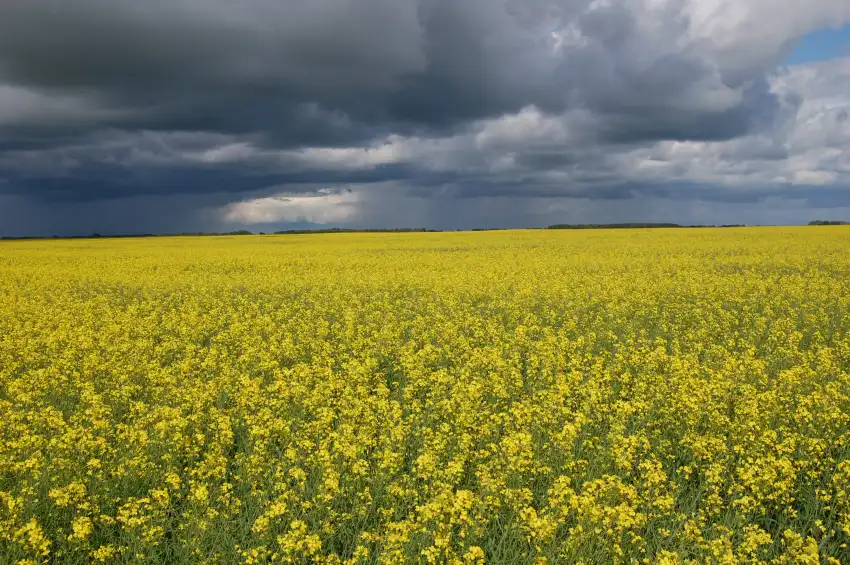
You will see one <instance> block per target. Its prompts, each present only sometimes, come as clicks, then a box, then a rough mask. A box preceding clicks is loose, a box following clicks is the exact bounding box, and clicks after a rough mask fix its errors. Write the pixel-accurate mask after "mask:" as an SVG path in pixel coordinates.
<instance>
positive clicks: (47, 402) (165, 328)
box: [0, 227, 850, 565]
mask: <svg viewBox="0 0 850 565" xmlns="http://www.w3.org/2000/svg"><path fill="white" fill-rule="evenodd" d="M848 543H850V228H844V227H805V228H750V229H738V228H729V229H679V230H610V231H609V230H593V231H552V230H529V231H504V232H474V233H416V234H328V235H283V236H243V237H203V238H190V237H184V238H149V239H116V240H107V239H101V240H95V239H90V240H61V241H50V240H45V241H7V242H2V243H0V563H4V564H5V563H27V564H34V563H62V564H65V563H70V564H74V563H80V564H83V563H92V562H104V563H163V564H165V563H168V564H172V563H246V564H253V563H303V564H308V563H311V564H312V563H324V564H339V565H341V564H355V563H362V564H366V563H386V564H396V563H433V564H436V563H470V564H482V563H488V564H537V565H540V564H544V563H548V564H555V563H564V564H567V563H569V564H571V563H584V564H586V565H590V564H592V563H667V564H673V563H810V564H818V563H832V564H835V563H850V549H848Z"/></svg>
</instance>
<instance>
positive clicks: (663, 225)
mask: <svg viewBox="0 0 850 565" xmlns="http://www.w3.org/2000/svg"><path fill="white" fill-rule="evenodd" d="M744 227H746V225H745V224H723V225H720V226H717V225H702V224H700V225H687V226H684V225H682V224H670V223H652V222H644V223H641V222H627V223H621V224H554V225H551V226H549V227H548V228H546V229H550V230H598V229H606V230H608V229H639V228H744Z"/></svg>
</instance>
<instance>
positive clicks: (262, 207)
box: [222, 189, 360, 224]
mask: <svg viewBox="0 0 850 565" xmlns="http://www.w3.org/2000/svg"><path fill="white" fill-rule="evenodd" d="M359 205H360V195H359V194H358V193H357V192H355V191H353V190H344V191H333V190H327V189H325V190H320V191H319V192H318V193H316V194H309V195H292V194H280V195H277V196H268V197H264V198H255V199H252V200H244V201H241V202H235V203H233V204H229V205H228V206H226V207H225V208H224V209H223V210H222V217H223V218H224V220H225V221H228V222H232V223H238V224H264V223H272V222H310V223H314V224H330V223H338V222H348V221H351V220H354V219H356V217H357V215H358V210H359Z"/></svg>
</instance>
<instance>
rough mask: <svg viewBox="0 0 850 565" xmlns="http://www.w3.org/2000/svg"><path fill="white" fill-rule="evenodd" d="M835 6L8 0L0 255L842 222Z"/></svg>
mask: <svg viewBox="0 0 850 565" xmlns="http://www.w3.org/2000/svg"><path fill="white" fill-rule="evenodd" d="M848 22H850V2H848V1H847V0H807V1H806V2H800V1H799V0H602V1H600V0H592V1H589V0H463V1H458V0H242V1H240V2H232V1H230V0H227V1H225V0H145V1H143V2H140V1H138V0H64V1H59V0H2V3H0V235H50V234H60V235H70V234H86V233H91V232H95V231H97V232H100V233H128V232H179V231H198V230H231V229H241V228H247V229H251V230H253V231H268V230H273V229H281V228H287V227H296V226H297V227H303V226H307V225H316V226H352V227H363V226H373V227H399V226H412V227H427V228H439V229H454V228H475V227H524V226H525V227H537V226H545V225H549V224H552V223H564V222H620V221H669V222H678V223H747V224H772V223H778V224H789V223H805V222H807V221H809V220H812V219H847V220H850V41H848V39H850V27H847V25H846V24H847V23H848Z"/></svg>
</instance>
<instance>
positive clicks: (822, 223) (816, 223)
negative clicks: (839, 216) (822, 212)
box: [809, 220, 850, 226]
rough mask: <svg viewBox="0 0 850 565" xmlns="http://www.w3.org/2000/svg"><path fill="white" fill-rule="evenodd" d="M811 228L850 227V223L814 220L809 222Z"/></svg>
mask: <svg viewBox="0 0 850 565" xmlns="http://www.w3.org/2000/svg"><path fill="white" fill-rule="evenodd" d="M809 225H810V226H847V225H850V222H843V221H839V220H812V221H811V222H809Z"/></svg>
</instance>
